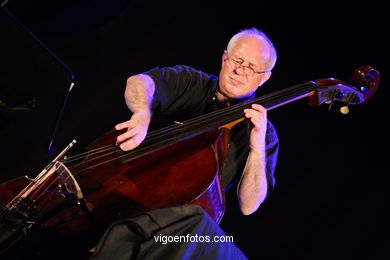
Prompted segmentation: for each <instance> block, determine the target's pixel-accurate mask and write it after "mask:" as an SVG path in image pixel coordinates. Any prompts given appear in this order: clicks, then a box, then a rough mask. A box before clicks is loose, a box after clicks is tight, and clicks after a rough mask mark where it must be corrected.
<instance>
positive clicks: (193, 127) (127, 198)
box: [0, 66, 380, 250]
mask: <svg viewBox="0 0 390 260" xmlns="http://www.w3.org/2000/svg"><path fill="white" fill-rule="evenodd" d="M352 81H353V82H354V85H356V86H352V85H349V84H346V83H344V82H343V81H340V80H337V79H334V78H325V79H320V80H315V81H309V82H305V83H303V84H299V85H295V86H292V87H289V88H286V89H282V90H279V91H276V92H273V93H270V94H267V95H265V96H261V97H258V98H255V99H253V100H251V101H250V102H247V103H243V104H237V105H234V106H230V107H226V108H223V109H220V110H217V111H215V112H212V113H209V114H206V115H203V116H200V117H196V118H193V119H190V120H187V121H184V122H178V123H177V124H175V125H172V126H169V127H165V128H161V129H158V130H156V131H152V132H150V133H148V135H147V136H146V138H145V140H144V142H143V143H142V144H141V145H140V146H139V147H137V148H136V149H134V150H132V151H129V152H124V151H122V150H121V149H119V148H118V147H117V146H116V145H115V140H116V136H117V135H118V133H117V132H116V131H110V132H108V133H107V134H106V135H104V136H102V137H100V138H98V139H97V140H96V141H95V142H93V143H92V144H91V145H89V146H88V147H87V149H86V150H87V151H86V152H85V153H82V154H78V155H73V156H68V151H69V150H70V149H71V148H72V146H73V145H74V144H75V143H76V141H72V142H71V143H70V144H69V145H68V146H67V147H66V148H65V149H64V150H63V151H62V152H61V153H60V154H59V155H58V156H57V157H56V158H55V159H54V160H53V161H52V162H50V163H49V165H48V166H47V167H46V168H45V169H44V170H43V171H42V172H41V173H40V174H38V175H37V176H36V177H35V178H34V179H32V178H29V177H26V176H25V177H19V178H17V179H14V180H11V181H9V182H6V183H2V184H0V201H1V202H2V204H1V203H0V205H1V208H0V210H1V211H0V230H1V232H0V245H1V248H2V250H6V249H7V248H9V247H10V246H11V245H12V244H13V243H15V241H17V240H18V239H19V238H20V237H23V236H24V234H25V233H27V232H28V229H29V228H31V227H32V226H34V225H39V226H40V227H42V228H43V229H45V230H50V231H53V233H55V234H58V235H59V236H60V235H64V234H78V233H81V232H87V233H88V232H90V231H91V230H94V231H96V230H100V231H101V232H102V231H103V230H104V228H105V227H107V225H108V224H110V223H111V222H113V221H115V220H117V219H119V218H127V217H131V216H134V215H137V214H139V213H142V212H145V211H148V210H152V209H158V208H164V207H172V206H179V205H185V204H196V205H199V206H201V207H202V208H203V209H204V210H205V211H206V212H207V213H208V214H209V215H210V217H211V218H212V219H214V220H215V221H216V222H217V223H218V222H219V221H220V220H221V219H222V216H223V213H224V209H225V198H224V192H223V190H222V188H221V185H220V181H221V180H220V178H221V172H222V170H223V166H224V164H225V162H226V158H227V151H228V134H229V130H230V129H231V127H232V126H233V125H234V124H236V123H237V122H238V121H241V120H243V119H244V114H243V110H244V109H245V108H248V107H250V106H251V105H252V104H255V103H256V104H261V105H262V106H264V107H265V108H266V109H267V110H271V109H274V108H277V107H279V106H283V105H286V104H288V103H291V102H294V101H296V100H299V99H302V98H305V97H308V98H309V104H310V105H312V106H314V105H321V104H332V103H333V102H341V103H344V106H343V107H342V108H341V112H342V113H347V112H348V107H349V106H350V105H356V104H360V103H363V102H365V101H366V100H368V99H369V98H370V97H372V96H373V95H374V93H375V91H376V90H377V87H378V85H379V81H380V75H379V72H378V71H377V70H375V69H374V68H372V67H370V66H363V67H360V68H358V69H357V70H356V71H355V72H354V73H353V75H352ZM97 234H98V235H97V236H96V237H94V238H93V239H92V242H91V244H93V243H96V242H97V239H98V238H99V234H101V233H100V232H97ZM91 244H90V245H91ZM90 245H89V246H90Z"/></svg>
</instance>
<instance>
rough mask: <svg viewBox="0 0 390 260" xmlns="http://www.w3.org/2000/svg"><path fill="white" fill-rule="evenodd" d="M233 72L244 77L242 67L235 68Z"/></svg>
mask: <svg viewBox="0 0 390 260" xmlns="http://www.w3.org/2000/svg"><path fill="white" fill-rule="evenodd" d="M234 72H235V73H236V74H238V75H244V74H245V71H244V67H243V66H240V67H238V68H235V69H234Z"/></svg>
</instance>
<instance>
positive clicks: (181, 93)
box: [143, 65, 279, 191]
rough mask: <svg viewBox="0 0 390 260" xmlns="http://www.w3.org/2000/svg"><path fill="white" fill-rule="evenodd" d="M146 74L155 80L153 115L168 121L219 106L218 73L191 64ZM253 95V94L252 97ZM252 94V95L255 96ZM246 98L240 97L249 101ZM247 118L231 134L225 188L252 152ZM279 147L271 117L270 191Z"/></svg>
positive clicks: (268, 149)
mask: <svg viewBox="0 0 390 260" xmlns="http://www.w3.org/2000/svg"><path fill="white" fill-rule="evenodd" d="M143 74H146V75H149V76H150V77H151V78H152V79H153V81H154V82H155V86H156V90H155V94H154V99H153V104H152V110H153V117H154V118H158V119H162V120H166V121H184V120H188V119H191V118H194V117H197V116H200V115H204V114H206V113H210V112H213V111H216V110H217V109H218V108H219V104H218V102H217V98H216V93H217V90H218V82H219V80H218V77H216V76H214V75H208V74H206V73H204V72H202V71H198V70H195V69H194V68H191V67H189V66H184V65H177V66H173V67H164V68H154V69H152V70H150V71H147V72H145V73H143ZM251 98H252V97H251ZM251 98H249V99H251ZM247 100H248V98H247V99H246V100H239V101H240V102H245V101H247ZM247 129H248V127H247V123H246V121H245V120H244V121H242V122H240V123H238V124H237V125H235V126H234V127H233V128H232V129H231V132H230V135H229V144H230V146H229V151H228V160H227V163H226V165H225V167H224V170H223V173H222V185H223V187H224V188H225V189H227V188H229V187H230V186H231V184H234V183H235V182H237V181H238V180H239V179H240V177H241V174H242V171H243V169H244V167H245V162H246V159H247V156H248V153H249V143H248V142H249V136H248V131H247ZM278 149H279V139H278V136H277V134H276V131H275V128H274V126H273V125H272V124H271V122H270V121H269V120H268V123H267V133H266V156H267V162H266V175H267V182H268V187H269V191H270V190H271V189H272V188H273V187H274V185H275V178H274V171H275V167H276V161H277V155H278Z"/></svg>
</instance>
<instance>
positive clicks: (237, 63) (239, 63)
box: [226, 52, 269, 77]
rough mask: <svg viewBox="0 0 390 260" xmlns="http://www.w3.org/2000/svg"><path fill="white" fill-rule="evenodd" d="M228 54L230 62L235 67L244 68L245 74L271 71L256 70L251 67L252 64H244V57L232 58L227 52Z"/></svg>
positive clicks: (251, 74) (250, 74)
mask: <svg viewBox="0 0 390 260" xmlns="http://www.w3.org/2000/svg"><path fill="white" fill-rule="evenodd" d="M226 56H227V60H228V62H229V63H230V64H231V65H232V66H233V67H234V68H235V69H239V68H242V71H243V72H244V74H245V75H247V76H248V77H251V76H253V75H255V74H263V73H266V72H269V71H255V69H254V68H252V67H250V66H243V65H242V64H243V63H244V62H245V61H244V60H243V59H241V58H234V57H233V58H230V57H229V55H228V53H227V52H226Z"/></svg>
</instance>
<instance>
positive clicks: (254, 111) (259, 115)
mask: <svg viewBox="0 0 390 260" xmlns="http://www.w3.org/2000/svg"><path fill="white" fill-rule="evenodd" d="M244 114H245V117H246V118H247V119H249V120H250V122H251V123H252V124H254V126H255V127H260V126H261V124H264V123H266V122H267V121H266V119H267V109H265V108H264V107H263V106H261V105H258V104H253V105H252V106H251V108H247V109H244Z"/></svg>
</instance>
